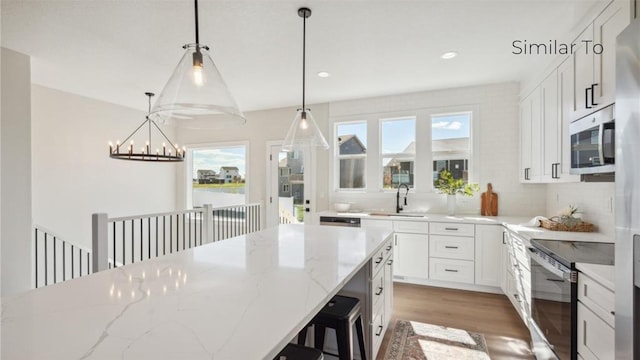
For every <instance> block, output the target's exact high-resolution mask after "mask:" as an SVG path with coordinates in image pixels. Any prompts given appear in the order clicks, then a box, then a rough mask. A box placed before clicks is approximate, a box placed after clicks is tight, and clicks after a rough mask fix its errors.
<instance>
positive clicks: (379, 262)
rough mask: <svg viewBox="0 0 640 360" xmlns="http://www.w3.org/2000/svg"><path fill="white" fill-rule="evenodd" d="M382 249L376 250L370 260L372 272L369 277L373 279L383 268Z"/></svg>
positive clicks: (383, 251)
mask: <svg viewBox="0 0 640 360" xmlns="http://www.w3.org/2000/svg"><path fill="white" fill-rule="evenodd" d="M384 253H385V250H384V248H382V249H380V250H378V252H376V253H375V255H373V257H372V258H371V265H372V266H373V271H372V272H371V274H372V275H371V276H373V277H375V276H376V274H377V273H378V272H379V271H380V269H382V267H383V266H384Z"/></svg>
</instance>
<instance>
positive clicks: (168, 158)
mask: <svg viewBox="0 0 640 360" xmlns="http://www.w3.org/2000/svg"><path fill="white" fill-rule="evenodd" d="M145 95H147V97H149V111H148V113H147V116H145V120H144V121H143V122H142V124H140V126H138V127H137V128H136V129H135V130H134V131H133V132H132V133H131V135H129V136H127V138H126V139H124V141H123V142H122V143H120V141H117V142H116V144H115V145H114V144H113V143H111V142H109V157H111V158H113V159H120V160H134V161H157V162H180V161H184V154H185V152H186V149H185V148H184V147H183V148H182V149H180V148H179V147H178V145H177V144H173V143H172V142H171V140H169V138H168V137H167V135H165V133H164V132H163V131H162V129H160V127H159V126H158V124H156V122H155V121H154V120H153V119H151V117H150V116H149V115H150V113H151V98H152V97H153V96H154V95H155V94H154V93H151V92H146V93H145ZM145 128H146V129H147V130H148V134H147V142H146V144H145V146H143V147H141V148H140V151H139V152H136V150H135V149H134V143H133V140H132V138H133V137H134V135H135V134H136V133H137V132H138V131H144V130H142V129H145ZM153 129H156V130H157V133H158V134H159V135H161V136H160V137H159V138H161V139H164V141H166V142H163V143H162V148H160V147H156V148H155V149H154V148H153V147H152V144H153V143H152V142H151V134H152V132H153ZM130 140H131V141H130ZM127 141H130V142H129V144H127ZM161 141H162V140H161ZM154 150H155V151H154Z"/></svg>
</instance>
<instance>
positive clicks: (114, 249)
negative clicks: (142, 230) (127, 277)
mask: <svg viewBox="0 0 640 360" xmlns="http://www.w3.org/2000/svg"><path fill="white" fill-rule="evenodd" d="M117 262H118V261H117V259H116V222H115V221H114V222H113V267H114V268H116V267H118V265H116V263H117Z"/></svg>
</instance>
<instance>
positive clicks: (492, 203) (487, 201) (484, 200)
mask: <svg viewBox="0 0 640 360" xmlns="http://www.w3.org/2000/svg"><path fill="white" fill-rule="evenodd" d="M480 201H481V202H480V215H483V216H498V194H496V193H494V192H493V186H491V183H489V184H487V191H485V192H483V193H482V195H481V196H480Z"/></svg>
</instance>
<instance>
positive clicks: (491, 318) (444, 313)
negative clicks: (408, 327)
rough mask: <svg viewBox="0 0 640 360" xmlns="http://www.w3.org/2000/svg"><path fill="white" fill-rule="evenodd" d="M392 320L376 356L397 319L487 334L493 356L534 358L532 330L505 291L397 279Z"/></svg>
mask: <svg viewBox="0 0 640 360" xmlns="http://www.w3.org/2000/svg"><path fill="white" fill-rule="evenodd" d="M393 291H394V295H393V296H394V303H393V316H392V319H391V324H390V326H389V328H388V329H387V331H386V333H385V335H384V339H383V340H382V346H381V348H380V351H379V353H378V357H377V360H383V359H384V354H385V352H386V349H387V344H388V343H389V339H390V338H391V334H392V333H393V327H394V326H395V321H396V319H403V320H413V321H419V322H423V323H429V324H435V325H443V326H448V327H453V328H457V329H464V330H469V331H474V332H479V333H482V334H484V336H485V339H486V340H487V346H488V348H489V355H490V356H491V359H492V360H500V359H514V360H515V359H533V358H534V357H533V356H532V354H531V351H530V348H529V341H530V337H529V330H528V329H527V328H526V327H525V326H524V324H523V323H522V320H521V319H520V317H519V316H518V313H516V310H515V309H514V308H513V306H512V305H511V303H510V302H509V299H507V297H506V296H504V295H498V294H487V293H481V292H471V291H462V290H453V289H443V288H436V287H428V286H420V285H411V284H403V283H394V286H393Z"/></svg>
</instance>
